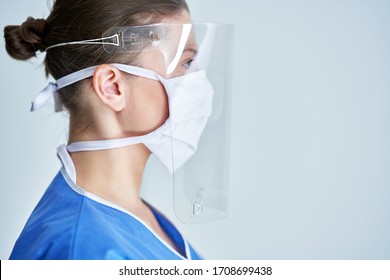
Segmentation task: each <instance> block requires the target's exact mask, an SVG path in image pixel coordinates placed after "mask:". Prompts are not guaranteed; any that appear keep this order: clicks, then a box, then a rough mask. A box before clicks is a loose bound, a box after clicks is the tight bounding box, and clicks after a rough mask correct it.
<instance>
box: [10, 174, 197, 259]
mask: <svg viewBox="0 0 390 280" xmlns="http://www.w3.org/2000/svg"><path fill="white" fill-rule="evenodd" d="M152 211H153V213H154V215H155V217H156V219H157V221H158V222H159V224H160V226H161V227H162V228H163V229H164V231H165V232H166V233H167V235H168V236H169V237H170V238H171V239H172V240H173V242H174V243H175V244H176V246H177V247H179V248H180V249H179V252H180V253H181V254H185V253H184V252H185V247H184V246H185V245H184V241H183V238H182V236H181V234H180V233H179V232H178V231H177V229H176V228H175V227H174V226H173V225H172V224H171V223H170V222H169V221H168V220H167V219H166V218H165V217H164V216H162V215H161V214H160V213H158V212H157V211H156V210H155V209H153V208H152ZM190 251H191V258H192V259H200V257H199V255H198V254H197V253H196V252H195V251H194V249H193V248H192V247H191V246H190ZM10 259H89V260H92V259H136V260H142V259H148V260H157V259H169V260H175V259H181V258H180V257H179V256H178V255H177V254H175V253H174V252H173V251H171V250H170V249H169V248H168V247H166V246H165V245H164V244H163V243H162V242H161V241H160V240H159V239H158V238H157V237H156V236H155V235H154V234H153V233H152V232H151V231H150V230H149V229H148V228H147V227H145V226H144V225H143V224H142V223H140V222H139V221H138V220H137V219H135V218H134V217H132V216H131V215H129V214H127V213H125V212H122V211H120V210H118V209H115V208H112V207H109V206H106V205H104V204H101V203H99V202H97V201H95V200H92V199H90V198H88V197H86V196H84V195H81V194H79V193H77V192H75V191H74V190H73V189H72V188H71V187H70V186H69V185H68V184H67V182H66V181H65V179H64V177H63V175H62V174H61V172H59V173H58V174H57V176H56V177H55V178H54V180H53V182H52V183H51V184H50V186H49V187H48V189H47V190H46V192H45V194H44V195H43V197H42V198H41V200H40V201H39V203H38V205H37V206H36V208H35V209H34V211H33V213H32V214H31V216H30V218H29V219H28V221H27V223H26V225H25V227H24V229H23V231H22V233H21V235H20V237H19V238H18V240H17V241H16V244H15V246H14V249H13V251H12V253H11V256H10Z"/></svg>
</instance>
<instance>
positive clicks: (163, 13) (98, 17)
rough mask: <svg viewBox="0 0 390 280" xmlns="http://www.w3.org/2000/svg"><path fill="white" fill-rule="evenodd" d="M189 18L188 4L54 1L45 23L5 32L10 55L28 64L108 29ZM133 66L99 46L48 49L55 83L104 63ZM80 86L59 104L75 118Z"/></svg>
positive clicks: (177, 0)
mask: <svg viewBox="0 0 390 280" xmlns="http://www.w3.org/2000/svg"><path fill="white" fill-rule="evenodd" d="M183 11H187V12H188V6H187V4H186V2H185V0H56V1H55V2H54V5H53V8H52V11H51V13H50V15H49V16H48V18H47V19H46V20H44V19H34V18H32V17H29V18H27V20H26V21H25V22H24V23H23V24H22V25H20V26H16V25H9V26H6V27H5V28H4V38H5V42H6V49H7V52H8V54H9V55H10V56H11V57H13V58H15V59H19V60H27V59H29V58H31V57H33V56H35V55H36V52H37V51H41V52H43V51H45V49H46V48H47V47H49V46H52V45H55V44H59V43H65V42H72V41H79V40H87V39H96V38H101V36H102V34H104V33H107V32H108V31H109V30H110V29H112V28H115V27H123V26H136V25H145V24H152V23H157V22H159V21H161V20H163V19H164V18H166V17H171V16H176V15H180V14H181V13H182V12H183ZM114 62H117V63H132V62H133V61H131V58H130V57H129V56H128V55H127V56H126V55H118V54H109V53H107V52H105V51H104V49H103V48H102V46H101V45H66V46H63V47H57V48H52V49H49V50H48V51H47V53H46V57H45V61H44V63H45V69H46V74H51V75H52V76H53V77H54V78H55V79H58V78H60V77H62V76H65V75H67V74H69V73H72V72H75V71H77V70H80V69H83V68H86V67H89V66H93V65H99V64H103V63H114ZM79 88H80V83H75V84H73V85H71V86H68V87H65V88H63V89H61V90H60V98H61V101H62V103H63V104H64V106H65V107H66V108H67V109H68V110H69V112H70V114H71V116H72V115H73V117H74V118H76V116H80V115H82V112H83V111H84V109H85V106H84V104H83V103H84V102H83V100H82V97H80V95H78V94H77V92H78V91H79Z"/></svg>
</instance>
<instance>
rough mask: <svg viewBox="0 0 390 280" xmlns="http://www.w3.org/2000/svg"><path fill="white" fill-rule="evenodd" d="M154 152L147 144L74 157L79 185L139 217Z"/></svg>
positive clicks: (81, 153)
mask: <svg viewBox="0 0 390 280" xmlns="http://www.w3.org/2000/svg"><path fill="white" fill-rule="evenodd" d="M149 155H150V152H149V150H148V149H147V148H146V147H145V146H144V145H143V144H137V145H131V146H126V147H123V148H116V149H109V150H102V151H88V152H77V153H72V154H71V158H72V160H73V163H74V165H75V168H76V174H77V179H76V184H77V185H78V186H80V187H81V188H83V189H84V190H86V191H88V192H91V193H93V194H95V195H97V196H100V197H101V198H103V199H105V200H108V201H110V202H113V203H115V204H117V205H119V206H121V207H123V208H125V209H126V210H128V211H130V212H133V213H137V212H139V211H140V210H141V209H142V208H143V207H144V204H143V203H142V200H141V196H140V191H141V183H142V177H143V173H144V170H145V166H146V163H147V160H148V158H149Z"/></svg>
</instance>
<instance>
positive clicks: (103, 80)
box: [92, 64, 126, 112]
mask: <svg viewBox="0 0 390 280" xmlns="http://www.w3.org/2000/svg"><path fill="white" fill-rule="evenodd" d="M121 78H123V75H122V73H121V72H120V71H119V70H118V69H117V68H115V67H114V66H112V65H109V64H102V65H100V66H98V67H97V68H96V69H95V72H94V74H93V78H92V79H93V80H92V84H93V88H94V90H95V93H96V95H97V96H98V97H99V99H100V100H101V101H102V102H103V103H104V104H106V105H107V106H108V107H110V108H111V109H112V110H114V111H115V112H120V111H121V110H123V109H124V108H125V105H126V98H125V94H124V88H123V87H121V86H120V85H121V80H122V82H123V79H121Z"/></svg>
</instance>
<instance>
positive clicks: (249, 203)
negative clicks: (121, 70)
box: [0, 0, 390, 259]
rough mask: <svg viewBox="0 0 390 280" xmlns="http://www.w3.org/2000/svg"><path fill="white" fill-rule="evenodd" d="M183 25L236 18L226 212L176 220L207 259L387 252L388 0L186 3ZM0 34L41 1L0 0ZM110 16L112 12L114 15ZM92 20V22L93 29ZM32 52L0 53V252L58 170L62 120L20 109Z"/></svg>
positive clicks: (27, 92)
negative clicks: (24, 58) (214, 217)
mask: <svg viewBox="0 0 390 280" xmlns="http://www.w3.org/2000/svg"><path fill="white" fill-rule="evenodd" d="M188 2H189V5H190V7H191V10H192V15H193V19H194V20H195V21H203V22H229V23H234V24H236V40H235V43H234V48H235V53H234V70H233V71H234V73H233V77H234V80H233V84H232V86H233V88H232V89H233V94H234V97H233V129H232V135H231V137H232V149H231V155H232V169H231V182H232V189H231V195H230V197H231V201H230V202H231V203H230V204H231V209H230V216H229V218H228V219H226V220H223V221H220V222H215V223H208V224H203V225H194V226H187V225H182V224H180V223H179V222H177V221H176V220H175V218H174V216H173V214H172V206H171V195H172V193H171V192H169V191H167V190H156V192H154V193H150V192H149V193H146V195H147V196H148V197H149V198H150V199H151V200H152V201H155V203H156V204H158V205H159V207H160V208H161V209H162V210H163V212H166V213H167V214H168V215H169V216H170V217H171V218H172V219H173V220H174V222H175V223H176V224H177V225H178V226H179V228H180V229H181V230H182V232H183V233H184V234H185V235H186V236H187V237H188V239H189V240H190V241H191V242H192V243H193V244H194V246H195V247H196V248H197V249H198V250H199V251H200V252H201V253H202V254H203V256H204V257H206V258H211V259H389V258H390V203H389V200H390V172H389V171H390V148H389V145H390V79H389V78H390V52H389V50H390V17H389V11H390V1H379V0H376V1H372V0H371V1H368V0H367V1H352V0H350V1H345V0H339V1H335V0H333V1H331V0H330V1H329V0H328V1H325V0H322V1H309V0H307V1H304V0H296V1H290V0H272V1H271V0H268V1H254V0H240V1H237V0H213V1H210V0H189V1H188ZM0 3H1V7H0V22H1V27H3V26H4V25H6V24H20V23H22V22H23V21H24V20H25V18H26V17H27V16H34V17H46V16H47V15H48V8H47V3H46V0H39V1H38V0H36V1H27V0H23V1H22V0H14V1H12V2H10V1H4V0H0ZM118 8H120V7H118ZM97 24H98V23H97ZM41 60H42V57H39V58H38V59H35V60H32V62H30V63H26V62H17V61H14V60H12V59H10V58H9V57H7V55H6V53H5V50H4V48H1V49H0V63H1V66H2V70H1V86H2V90H1V100H2V102H0V115H1V117H0V128H1V132H2V133H1V140H0V187H1V196H0V213H1V214H0V225H1V226H0V242H1V244H0V246H1V247H0V258H1V259H5V258H8V256H9V254H10V251H11V248H12V246H13V244H14V242H15V240H16V238H17V236H18V235H19V233H20V231H21V229H22V227H23V225H24V223H25V221H26V219H27V218H28V216H29V214H30V212H31V211H32V209H33V207H34V206H35V205H36V203H37V201H38V199H39V198H40V196H41V195H42V193H43V191H44V190H45V188H46V187H47V186H48V184H49V183H50V181H51V179H52V177H53V176H54V175H55V173H56V172H57V171H58V169H59V162H58V160H57V158H56V153H55V148H56V146H57V145H59V144H61V143H63V142H64V141H65V139H66V129H67V128H66V120H64V118H63V117H62V116H61V115H56V116H54V115H53V114H52V113H51V112H50V110H48V109H47V110H43V111H41V112H36V113H29V102H30V101H31V100H32V99H33V98H34V97H35V96H36V94H37V93H38V92H39V90H40V89H42V88H43V87H44V86H45V85H46V83H47V81H46V80H45V78H44V71H43V68H42V67H40V62H41Z"/></svg>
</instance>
